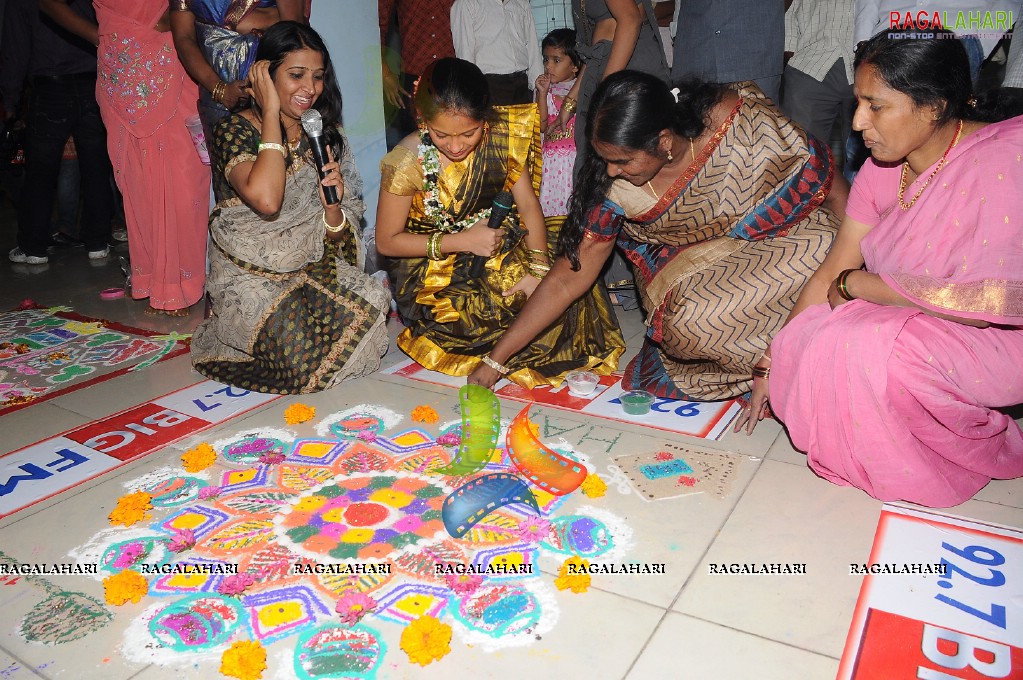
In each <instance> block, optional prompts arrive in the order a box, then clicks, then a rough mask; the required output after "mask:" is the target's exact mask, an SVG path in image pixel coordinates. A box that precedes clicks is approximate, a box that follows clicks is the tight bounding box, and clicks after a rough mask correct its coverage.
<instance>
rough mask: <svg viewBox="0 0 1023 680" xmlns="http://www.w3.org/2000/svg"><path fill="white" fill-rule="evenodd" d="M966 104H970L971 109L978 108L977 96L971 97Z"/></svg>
mask: <svg viewBox="0 0 1023 680" xmlns="http://www.w3.org/2000/svg"><path fill="white" fill-rule="evenodd" d="M966 105H967V106H969V107H970V108H971V109H975V108H977V98H976V97H970V98H969V99H967V100H966Z"/></svg>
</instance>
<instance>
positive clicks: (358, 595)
mask: <svg viewBox="0 0 1023 680" xmlns="http://www.w3.org/2000/svg"><path fill="white" fill-rule="evenodd" d="M376 608H377V601H376V600H374V599H373V598H372V597H370V596H369V595H366V594H365V593H362V592H358V591H354V592H348V593H345V594H344V595H343V596H341V599H339V600H338V601H337V605H336V606H335V607H334V611H336V612H337V613H338V614H340V615H341V620H342V621H344V622H345V623H347V624H348V625H349V626H354V625H355V624H356V623H358V622H359V619H361V618H362V617H363V616H365V615H366V614H369V613H370V612H371V611H373V610H374V609H376Z"/></svg>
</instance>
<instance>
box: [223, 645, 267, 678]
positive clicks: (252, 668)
mask: <svg viewBox="0 0 1023 680" xmlns="http://www.w3.org/2000/svg"><path fill="white" fill-rule="evenodd" d="M265 670H266V649H264V648H263V645H261V644H259V643H258V642H253V641H252V640H239V641H238V642H236V643H234V644H233V645H231V646H230V648H228V649H227V651H225V652H224V655H223V656H221V657H220V672H221V673H223V674H224V675H226V676H228V677H231V678H238V679H239V680H259V679H260V678H261V677H263V671H265Z"/></svg>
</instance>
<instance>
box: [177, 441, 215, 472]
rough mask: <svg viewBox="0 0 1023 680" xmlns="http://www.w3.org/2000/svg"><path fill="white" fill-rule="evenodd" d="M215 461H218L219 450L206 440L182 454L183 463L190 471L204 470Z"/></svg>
mask: <svg viewBox="0 0 1023 680" xmlns="http://www.w3.org/2000/svg"><path fill="white" fill-rule="evenodd" d="M215 462H217V452H216V451H214V450H213V447H212V446H210V445H209V444H207V443H206V442H203V443H202V444H199V446H197V447H195V448H194V449H189V450H188V451H185V454H184V455H183V456H181V464H182V465H184V466H185V470H186V471H188V472H202V471H203V470H205V469H206V468H208V467H210V466H211V465H213V464H214V463H215Z"/></svg>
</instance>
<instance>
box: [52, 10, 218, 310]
mask: <svg viewBox="0 0 1023 680" xmlns="http://www.w3.org/2000/svg"><path fill="white" fill-rule="evenodd" d="M93 4H94V6H95V8H96V18H97V20H98V22H99V26H98V27H96V26H91V25H89V24H88V22H86V21H85V20H84V19H82V18H81V17H79V16H78V15H76V14H74V13H73V12H71V13H70V16H69V14H68V12H67V11H66V10H68V6H67V5H66V4H64V3H62V2H59V0H43V2H42V3H41V7H42V8H43V10H44V11H46V12H47V13H48V14H49V15H50V16H51V17H52V18H53V19H54V20H56V21H57V22H58V23H60V24H61V25H63V26H64V27H65V28H67V29H68V30H70V31H72V32H74V33H76V34H78V35H80V36H81V37H83V38H85V39H86V40H89V41H90V42H92V43H93V44H95V45H97V46H98V48H97V50H98V51H97V56H98V60H99V78H98V80H97V81H96V99H97V101H98V102H99V107H100V112H101V114H102V116H103V123H104V124H105V125H106V128H107V149H108V151H109V153H110V161H111V163H112V164H113V166H114V179H115V181H116V182H117V186H118V188H119V189H120V190H121V194H122V195H123V196H124V214H125V220H126V222H127V226H128V250H129V252H130V254H131V277H132V286H131V292H132V297H133V298H135V299H136V300H140V299H145V298H148V299H149V310H147V311H150V312H152V313H161V314H169V315H171V316H183V315H185V314H187V313H188V308H189V307H190V306H192V305H193V304H195V303H196V302H198V301H199V299H200V298H201V297H202V295H203V286H204V284H205V280H206V223H207V218H208V215H209V186H210V171H209V168H208V167H206V166H205V165H203V164H202V162H201V161H200V160H199V155H198V153H196V150H195V147H194V145H193V144H192V139H191V137H190V136H189V133H188V130H187V129H186V128H185V119H186V118H188V117H189V116H194V115H196V107H195V101H196V99H197V97H198V90H197V87H196V85H195V83H193V82H192V81H191V79H189V77H188V76H187V75H186V74H185V70H184V69H183V68H182V66H181V63H180V62H179V61H178V57H177V54H176V52H175V51H174V43H173V40H172V38H171V34H170V25H169V22H168V5H167V2H166V0H94V2H93Z"/></svg>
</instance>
